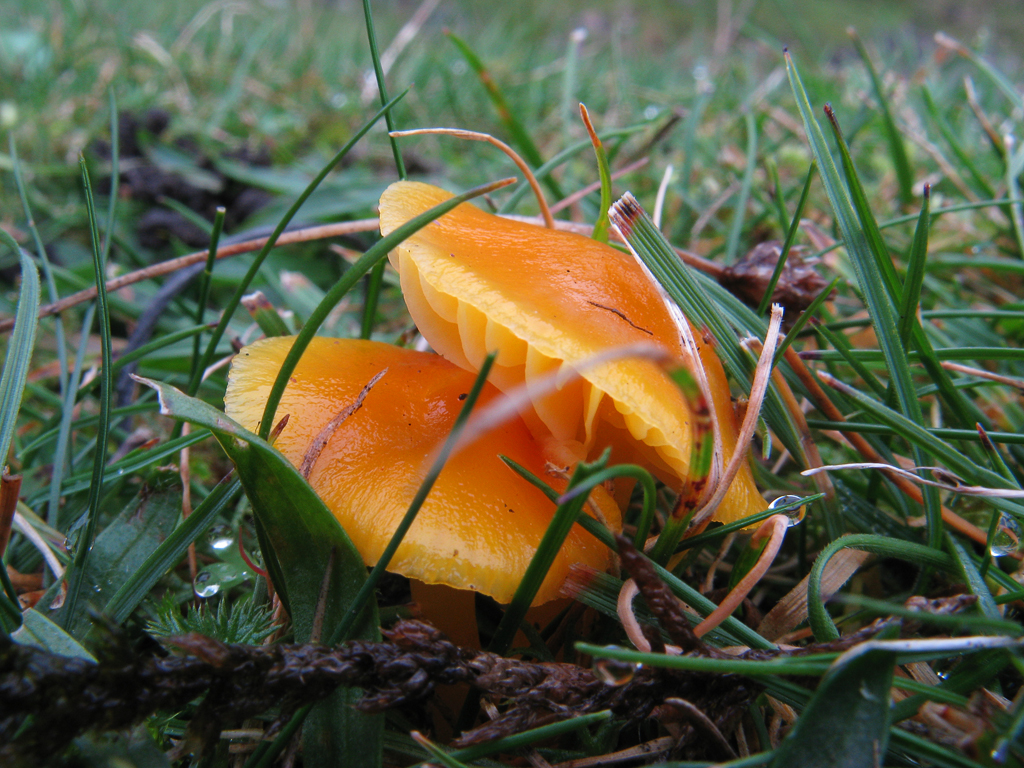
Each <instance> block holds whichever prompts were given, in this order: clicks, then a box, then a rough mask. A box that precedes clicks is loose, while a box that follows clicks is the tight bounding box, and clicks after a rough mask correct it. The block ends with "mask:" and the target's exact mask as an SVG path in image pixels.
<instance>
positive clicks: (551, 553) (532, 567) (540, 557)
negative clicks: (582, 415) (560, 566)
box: [487, 453, 608, 656]
mask: <svg viewBox="0 0 1024 768" xmlns="http://www.w3.org/2000/svg"><path fill="white" fill-rule="evenodd" d="M607 461H608V455H607V453H606V454H605V455H604V456H602V457H601V458H600V459H598V460H597V461H596V462H593V463H588V462H584V461H581V462H580V463H579V464H577V465H576V469H575V470H574V471H573V474H572V478H571V479H570V480H569V486H568V488H567V489H566V490H567V494H566V496H569V492H571V491H572V490H573V489H574V488H575V486H576V485H577V484H578V483H581V482H583V481H584V480H586V479H587V478H588V477H590V476H591V475H594V474H597V473H598V472H600V471H602V470H603V469H604V468H605V464H606V463H607ZM563 499H565V500H564V501H562V503H560V504H559V505H558V509H556V510H555V514H554V515H553V516H552V518H551V522H550V523H549V524H548V527H547V530H546V531H544V535H543V536H542V537H541V540H540V544H538V545H537V551H536V552H534V554H533V557H532V558H531V559H530V564H529V565H528V566H527V568H526V572H525V573H524V574H523V579H522V581H520V582H519V586H518V587H517V588H516V592H515V595H513V597H512V602H511V603H509V606H508V608H506V609H505V614H504V615H503V616H502V617H501V621H500V622H498V627H497V629H495V630H494V635H493V636H492V638H491V642H490V644H489V645H488V647H487V650H488V651H490V652H491V653H497V654H499V655H501V656H504V655H505V654H506V653H508V651H509V649H510V648H511V647H512V641H513V640H514V639H515V636H516V632H518V631H519V625H520V624H522V622H523V619H525V618H526V612H527V611H528V610H529V609H530V605H531V604H532V603H533V598H534V596H535V595H536V594H537V590H538V589H540V585H541V583H542V582H543V581H544V578H545V577H546V576H547V574H548V571H549V570H550V569H551V564H552V563H553V562H554V561H555V558H556V557H557V556H558V550H560V549H561V548H562V544H563V543H564V542H565V537H566V536H568V535H569V531H571V530H572V527H573V525H575V524H576V522H577V521H578V520H579V518H580V516H581V515H582V514H583V505H584V504H586V502H587V494H584V493H581V494H577V495H573V496H569V498H567V499H566V498H565V497H563Z"/></svg>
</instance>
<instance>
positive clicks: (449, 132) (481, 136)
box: [390, 128, 555, 229]
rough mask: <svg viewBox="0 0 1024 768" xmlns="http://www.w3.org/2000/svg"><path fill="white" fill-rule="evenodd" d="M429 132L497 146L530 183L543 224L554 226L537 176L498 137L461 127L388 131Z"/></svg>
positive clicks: (397, 134) (399, 134)
mask: <svg viewBox="0 0 1024 768" xmlns="http://www.w3.org/2000/svg"><path fill="white" fill-rule="evenodd" d="M431 134H434V135H439V136H454V137H455V138H457V139H468V140H470V141H484V142H487V143H488V144H490V145H491V146H493V147H497V148H498V149H500V150H501V151H502V152H504V153H505V154H506V155H508V156H509V158H511V160H512V162H513V163H515V164H516V167H517V168H518V169H519V170H520V171H522V172H523V175H524V176H525V177H526V181H527V182H528V183H529V185H530V189H532V190H533V194H534V196H536V198H537V205H539V206H540V214H541V216H543V217H544V226H545V227H547V228H548V229H554V228H555V218H554V216H552V215H551V209H550V208H549V207H548V201H547V200H545V199H544V193H543V192H542V191H541V188H540V183H539V182H538V181H537V177H536V176H534V175H533V171H532V170H531V168H530V166H529V165H527V163H526V161H525V160H523V158H522V157H520V156H519V154H518V153H517V152H516V151H515V150H514V149H512V147H510V146H509V145H508V144H506V143H505V142H503V141H501V140H500V139H496V138H494V137H493V136H491V135H490V134H489V133H480V132H479V131H467V130H465V129H463V128H416V129H414V130H411V131H392V132H391V133H390V135H391V136H393V137H395V138H401V137H403V136H425V135H431Z"/></svg>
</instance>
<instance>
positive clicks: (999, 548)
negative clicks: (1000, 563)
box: [988, 515, 1020, 557]
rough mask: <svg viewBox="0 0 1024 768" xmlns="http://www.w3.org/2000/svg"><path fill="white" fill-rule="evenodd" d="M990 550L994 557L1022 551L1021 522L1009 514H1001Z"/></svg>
mask: <svg viewBox="0 0 1024 768" xmlns="http://www.w3.org/2000/svg"><path fill="white" fill-rule="evenodd" d="M988 551H989V552H990V553H991V554H992V557H1005V556H1006V555H1012V554H1014V553H1016V552H1019V551H1020V524H1019V523H1018V522H1017V521H1016V520H1015V519H1013V518H1012V517H1010V516H1009V515H1000V516H999V524H998V526H997V527H996V531H995V533H994V534H992V542H991V543H990V544H989V548H988Z"/></svg>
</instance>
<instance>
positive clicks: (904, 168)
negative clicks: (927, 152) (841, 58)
mask: <svg viewBox="0 0 1024 768" xmlns="http://www.w3.org/2000/svg"><path fill="white" fill-rule="evenodd" d="M847 34H849V36H850V37H851V38H852V39H853V46H854V48H856V49H857V54H858V55H859V56H860V58H861V61H863V62H864V68H865V69H867V71H868V76H869V77H870V78H871V85H872V87H873V88H874V90H875V98H876V99H877V100H878V106H879V108H880V109H881V110H882V124H883V125H884V126H885V138H886V140H887V141H888V142H889V155H890V157H891V158H892V165H893V168H895V170H896V180H897V182H898V183H899V189H900V204H901V205H910V204H911V203H912V202H913V200H914V189H913V187H914V172H913V170H911V168H910V159H909V158H908V157H907V148H906V147H905V146H904V144H903V136H902V135H901V134H900V131H899V128H897V127H896V120H895V118H894V117H893V115H892V110H890V109H889V102H888V100H887V99H886V98H885V91H884V89H883V87H882V79H881V78H880V77H879V76H878V72H877V71H876V70H875V65H874V64H872V63H871V57H870V56H868V50H867V48H865V47H864V43H863V41H862V40H861V39H860V35H858V34H857V32H856V30H855V29H854V28H853V27H850V28H849V29H848V30H847Z"/></svg>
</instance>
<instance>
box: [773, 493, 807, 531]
mask: <svg viewBox="0 0 1024 768" xmlns="http://www.w3.org/2000/svg"><path fill="white" fill-rule="evenodd" d="M798 501H800V497H799V496H779V498H777V499H775V501H773V502H772V503H771V504H769V505H768V509H778V508H779V507H784V506H786V505H787V504H793V503H795V502H798ZM782 514H784V515H785V516H786V517H788V518H789V527H790V528H792V527H793V526H794V525H800V523H802V522H803V520H804V515H806V514H807V506H806V505H805V504H801V505H800V506H799V507H793V508H792V509H786V510H783V512H782Z"/></svg>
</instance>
